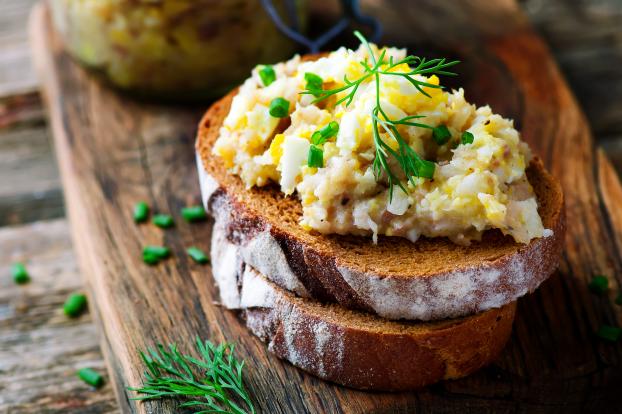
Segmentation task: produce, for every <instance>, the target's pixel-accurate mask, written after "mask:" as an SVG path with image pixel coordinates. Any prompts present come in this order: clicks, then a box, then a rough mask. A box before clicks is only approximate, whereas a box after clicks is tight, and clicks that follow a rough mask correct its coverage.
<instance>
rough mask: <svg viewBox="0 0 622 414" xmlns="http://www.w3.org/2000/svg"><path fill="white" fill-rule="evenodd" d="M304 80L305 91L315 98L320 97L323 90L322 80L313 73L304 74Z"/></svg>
mask: <svg viewBox="0 0 622 414" xmlns="http://www.w3.org/2000/svg"><path fill="white" fill-rule="evenodd" d="M305 80H306V81H307V85H306V86H305V87H306V89H307V90H308V91H310V92H311V94H312V95H313V96H315V97H316V98H317V97H318V96H320V94H321V92H322V90H323V84H324V80H323V79H322V78H321V77H319V76H318V75H316V74H315V73H311V72H306V73H305Z"/></svg>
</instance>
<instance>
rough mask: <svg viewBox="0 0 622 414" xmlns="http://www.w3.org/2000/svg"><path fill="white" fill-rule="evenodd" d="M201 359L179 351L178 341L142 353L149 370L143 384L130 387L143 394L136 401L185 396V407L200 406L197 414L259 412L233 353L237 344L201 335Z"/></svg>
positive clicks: (197, 348) (240, 364)
mask: <svg viewBox="0 0 622 414" xmlns="http://www.w3.org/2000/svg"><path fill="white" fill-rule="evenodd" d="M196 350H197V352H198V354H199V357H198V358H195V357H193V356H190V355H185V354H182V353H181V352H179V350H178V349H177V346H176V345H175V344H169V345H168V347H165V346H164V345H162V344H159V345H158V346H157V349H156V350H154V349H152V348H149V349H148V350H147V352H142V351H141V352H140V356H141V358H142V360H143V362H144V363H145V365H146V367H147V370H146V371H145V373H144V384H143V386H142V387H138V388H129V390H130V391H135V392H137V393H139V394H143V395H141V396H139V397H136V398H134V399H135V400H152V399H159V398H182V399H186V400H187V401H185V402H183V403H182V404H181V407H189V408H192V409H196V410H198V411H195V414H204V413H221V414H226V413H227V414H228V413H230V414H246V413H251V414H254V413H255V408H254V407H253V403H252V402H251V400H250V398H249V396H248V393H247V391H246V389H245V388H244V383H243V381H242V369H243V368H244V361H242V362H239V361H238V360H237V359H236V358H235V357H234V355H233V351H234V345H232V344H227V343H223V344H220V345H215V344H214V343H212V342H210V341H202V340H201V339H200V338H198V337H197V339H196Z"/></svg>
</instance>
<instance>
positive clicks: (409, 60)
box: [301, 31, 459, 200]
mask: <svg viewBox="0 0 622 414" xmlns="http://www.w3.org/2000/svg"><path fill="white" fill-rule="evenodd" d="M354 35H355V36H356V37H357V38H358V39H359V40H360V41H361V43H362V44H363V45H365V47H366V48H367V50H368V53H369V56H370V59H371V60H370V61H368V60H367V59H365V60H364V61H361V62H359V63H360V64H361V66H363V68H364V73H363V75H361V77H359V78H358V79H356V80H350V79H348V78H347V76H344V78H343V83H344V84H343V85H342V86H338V87H336V88H333V89H321V88H318V87H317V86H313V84H307V89H306V90H304V91H303V92H301V93H302V94H310V95H313V96H314V97H315V99H314V100H313V101H312V103H317V102H320V101H323V100H325V99H327V98H330V97H331V96H335V95H337V94H339V93H341V92H347V93H346V94H345V95H344V96H343V97H341V98H340V99H338V100H337V101H336V102H335V106H337V105H339V104H341V103H345V106H346V107H347V106H348V105H350V103H352V101H353V100H354V97H355V95H356V92H357V91H358V88H359V87H360V86H361V84H363V83H364V82H366V81H373V82H375V86H376V102H375V106H374V108H373V109H372V111H371V114H370V116H371V118H372V134H373V139H374V145H375V147H376V152H375V157H374V161H373V165H372V168H373V171H374V175H375V177H376V180H377V181H378V180H380V178H381V177H382V175H383V173H384V174H385V175H386V177H387V180H388V183H389V199H390V200H392V199H393V187H394V186H396V185H397V186H398V187H399V188H400V189H402V191H404V192H405V193H406V192H407V191H406V187H405V186H404V184H403V183H402V181H401V180H400V179H399V177H398V173H397V172H395V171H393V169H392V168H391V166H390V163H389V158H390V157H392V158H393V159H395V161H396V162H397V164H398V165H399V168H400V169H401V171H402V173H403V175H404V176H405V177H406V180H407V181H408V182H410V183H411V184H412V185H415V181H414V178H415V177H423V178H432V177H433V176H434V169H435V164H434V163H433V162H432V161H427V160H425V159H423V158H421V156H419V154H417V153H416V152H415V150H413V149H412V147H411V146H410V145H409V144H408V141H406V140H405V139H404V137H402V135H401V134H400V132H399V130H398V126H399V125H404V126H415V127H420V128H428V129H433V128H432V127H431V126H430V125H427V124H425V123H423V122H416V121H415V120H416V119H420V118H423V116H419V115H410V116H405V117H403V118H401V119H391V118H390V117H389V116H388V115H387V114H386V112H385V111H384V110H383V109H382V105H381V104H380V77H381V76H401V77H403V78H404V79H406V80H407V81H408V82H410V83H411V84H412V85H413V86H414V87H415V88H416V89H417V90H418V91H419V92H421V93H422V94H423V95H425V96H427V97H430V94H428V93H427V92H426V90H425V89H424V88H434V89H439V88H442V86H441V85H435V84H432V83H429V82H425V81H422V80H420V79H417V78H415V77H414V76H416V75H433V74H434V75H446V76H455V75H456V74H455V73H453V72H450V71H447V70H446V69H447V68H449V67H451V66H454V65H456V64H458V63H459V62H458V61H447V60H446V59H444V58H443V59H431V60H427V59H426V58H421V57H418V56H412V55H409V56H406V57H405V58H403V59H399V60H397V61H395V60H394V59H393V57H392V56H390V57H389V59H388V60H387V59H385V57H386V49H383V50H382V51H381V52H380V54H379V56H378V57H376V55H375V54H374V51H373V50H372V48H371V45H370V44H369V42H368V41H367V39H365V37H364V36H363V35H362V34H361V33H360V32H358V31H355V32H354ZM404 64H406V65H408V67H409V70H408V71H400V70H396V68H398V67H399V66H400V65H404ZM383 135H388V136H389V137H391V138H392V139H393V140H394V141H395V142H397V144H398V145H397V148H396V149H394V148H393V147H392V146H391V145H389V144H388V143H387V142H386V141H385V139H384V138H383Z"/></svg>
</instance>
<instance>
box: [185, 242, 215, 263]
mask: <svg viewBox="0 0 622 414" xmlns="http://www.w3.org/2000/svg"><path fill="white" fill-rule="evenodd" d="M186 252H187V253H188V256H190V257H191V258H192V260H194V261H195V262H197V263H199V264H207V263H209V258H208V257H207V255H206V254H205V253H203V250H201V249H199V248H198V247H194V246H192V247H188V248H187V249H186Z"/></svg>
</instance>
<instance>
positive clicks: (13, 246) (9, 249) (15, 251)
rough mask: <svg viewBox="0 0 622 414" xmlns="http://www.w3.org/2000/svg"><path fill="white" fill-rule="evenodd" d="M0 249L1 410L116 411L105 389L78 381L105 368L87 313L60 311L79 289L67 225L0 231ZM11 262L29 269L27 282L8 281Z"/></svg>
mask: <svg viewBox="0 0 622 414" xmlns="http://www.w3.org/2000/svg"><path fill="white" fill-rule="evenodd" d="M0 246H2V248H1V249H0V275H2V277H0V412H3V413H33V414H35V413H44V412H45V413H84V412H97V413H114V412H118V410H117V408H116V407H117V404H116V401H115V399H114V395H113V392H112V386H111V385H110V384H108V385H106V386H105V387H103V388H102V389H100V390H92V389H91V388H90V387H89V386H88V385H86V384H84V383H83V382H82V381H80V380H79V379H78V378H76V375H75V373H76V371H77V370H78V369H80V368H83V367H91V368H94V369H98V370H99V371H101V372H102V373H105V369H106V368H105V366H104V361H103V357H102V354H101V351H100V349H99V339H98V335H97V332H96V330H95V326H94V325H93V323H92V319H91V317H90V315H88V314H86V315H83V316H82V317H80V318H78V319H75V320H71V319H68V318H67V317H66V316H65V315H64V314H63V311H62V304H63V302H64V301H65V299H66V298H67V296H68V295H69V294H70V293H71V292H75V291H80V290H82V278H81V277H80V274H79V273H78V269H77V265H76V260H75V256H74V253H73V249H72V246H71V240H70V237H69V226H68V223H67V221H66V220H65V219H59V220H53V221H46V222H38V223H35V224H29V225H25V226H16V227H5V228H2V229H0ZM15 261H23V262H25V263H26V265H27V267H28V270H29V272H30V274H31V277H32V281H31V283H30V284H28V285H24V286H18V285H15V284H14V283H13V281H12V280H11V278H10V276H9V275H10V273H9V266H10V264H11V263H13V262H15ZM108 382H110V381H108Z"/></svg>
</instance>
